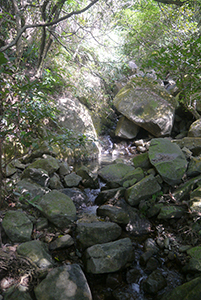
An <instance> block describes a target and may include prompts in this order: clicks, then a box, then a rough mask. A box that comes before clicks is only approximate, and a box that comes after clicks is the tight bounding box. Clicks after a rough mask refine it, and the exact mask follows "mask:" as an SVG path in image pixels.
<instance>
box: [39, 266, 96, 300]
mask: <svg viewBox="0 0 201 300" xmlns="http://www.w3.org/2000/svg"><path fill="white" fill-rule="evenodd" d="M34 292H35V295H36V299H37V300H43V299H44V300H51V299H57V300H64V299H65V300H81V299H82V300H92V295H91V291H90V288H89V286H88V283H87V280H86V277H85V275H84V273H83V272H82V269H81V268H80V266H79V265H77V264H72V265H65V266H61V267H58V268H54V269H53V270H51V271H50V272H49V274H48V275H47V277H46V278H45V279H44V280H42V281H41V283H40V284H39V285H38V286H37V287H36V288H35V290H34Z"/></svg>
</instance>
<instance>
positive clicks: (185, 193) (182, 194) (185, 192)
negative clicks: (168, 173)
mask: <svg viewBox="0 0 201 300" xmlns="http://www.w3.org/2000/svg"><path fill="white" fill-rule="evenodd" d="M199 182H201V176H197V177H195V178H192V179H190V180H188V181H187V182H185V183H184V184H182V185H180V186H179V187H178V188H177V189H176V190H175V191H174V193H173V194H172V195H173V197H174V198H175V199H176V200H177V201H181V200H183V199H186V197H189V193H190V192H191V191H192V190H193V189H194V188H195V186H196V185H199Z"/></svg>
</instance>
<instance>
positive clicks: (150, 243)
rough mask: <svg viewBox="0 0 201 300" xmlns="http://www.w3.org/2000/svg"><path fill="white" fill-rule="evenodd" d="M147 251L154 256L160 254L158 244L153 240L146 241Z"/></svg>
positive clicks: (145, 247)
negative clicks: (151, 252)
mask: <svg viewBox="0 0 201 300" xmlns="http://www.w3.org/2000/svg"><path fill="white" fill-rule="evenodd" d="M144 249H145V251H153V252H154V254H156V253H158V251H159V249H158V247H157V245H156V242H155V241H154V240H153V239H152V238H148V239H146V241H145V243H144Z"/></svg>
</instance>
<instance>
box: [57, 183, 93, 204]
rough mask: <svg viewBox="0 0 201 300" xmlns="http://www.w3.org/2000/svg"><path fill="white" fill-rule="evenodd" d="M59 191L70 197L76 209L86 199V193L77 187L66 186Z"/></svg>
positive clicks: (85, 201)
mask: <svg viewBox="0 0 201 300" xmlns="http://www.w3.org/2000/svg"><path fill="white" fill-rule="evenodd" d="M60 192H61V193H63V194H65V195H66V196H68V197H69V198H71V200H72V201H73V203H74V204H75V206H76V208H77V209H78V208H79V207H80V206H81V205H83V204H86V203H87V201H88V199H87V197H86V195H85V194H84V193H83V192H82V191H80V190H79V189H78V188H66V189H62V190H60Z"/></svg>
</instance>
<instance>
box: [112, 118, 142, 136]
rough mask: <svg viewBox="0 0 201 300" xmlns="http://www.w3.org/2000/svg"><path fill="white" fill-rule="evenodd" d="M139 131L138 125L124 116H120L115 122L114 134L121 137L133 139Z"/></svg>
mask: <svg viewBox="0 0 201 300" xmlns="http://www.w3.org/2000/svg"><path fill="white" fill-rule="evenodd" d="M138 131H139V126H137V125H136V124H134V123H133V122H132V121H130V120H128V119H127V118H126V117H121V118H120V119H119V121H118V123H117V127H116V130H115V135H116V136H118V137H120V138H123V139H133V138H135V137H136V135H137V134H138Z"/></svg>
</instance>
